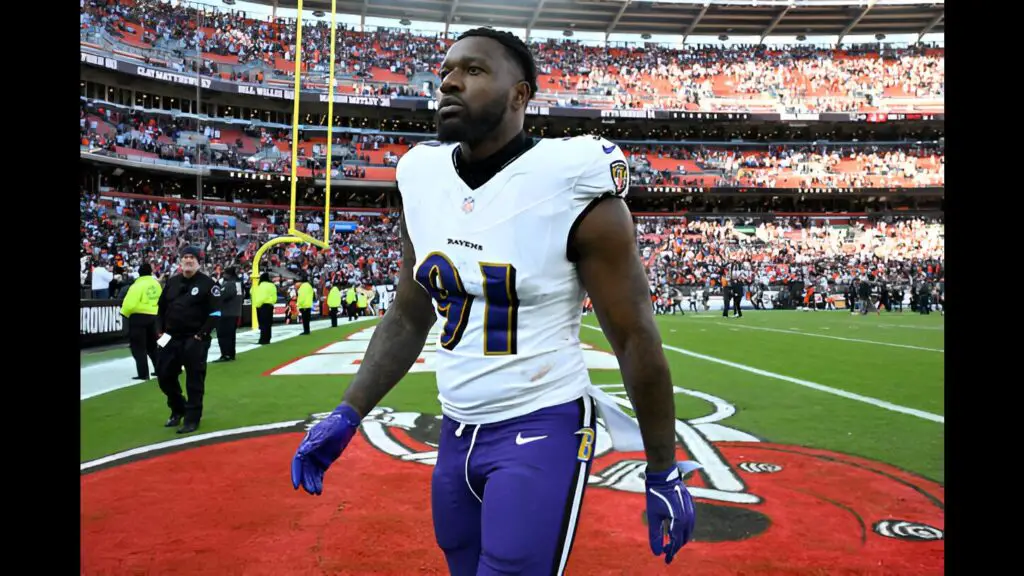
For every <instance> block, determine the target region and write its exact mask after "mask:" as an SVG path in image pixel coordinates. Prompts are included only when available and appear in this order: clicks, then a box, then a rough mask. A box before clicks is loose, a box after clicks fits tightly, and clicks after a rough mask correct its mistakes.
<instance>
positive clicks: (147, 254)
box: [80, 190, 945, 298]
mask: <svg viewBox="0 0 1024 576" xmlns="http://www.w3.org/2000/svg"><path fill="white" fill-rule="evenodd" d="M143 191H145V190H143ZM150 192H154V191H153V190H150ZM80 208H81V239H82V246H81V269H80V277H81V282H82V287H83V294H88V295H91V296H92V297H97V298H106V297H117V295H118V294H119V293H120V291H121V288H123V287H126V286H127V285H128V284H130V280H131V278H132V276H133V274H134V273H135V271H136V270H137V268H138V265H139V264H141V261H142V259H145V260H146V261H148V262H150V263H151V264H152V265H153V268H154V273H155V275H156V276H157V277H158V278H159V277H166V276H167V275H169V274H173V273H175V272H176V269H177V265H178V259H177V255H178V253H179V251H180V250H181V248H182V247H184V246H185V245H186V244H189V245H196V246H201V247H202V248H203V251H204V256H205V266H206V269H207V270H209V271H210V272H211V273H213V275H214V276H219V275H220V273H221V272H222V270H223V269H224V268H225V267H226V266H231V265H234V266H238V267H239V270H240V272H241V276H242V281H243V282H244V283H246V284H247V285H248V283H249V273H250V271H251V268H252V258H253V255H254V254H255V251H256V249H257V248H258V247H259V246H261V245H262V244H263V243H264V242H266V241H267V240H268V239H269V238H270V237H271V236H272V235H281V234H284V233H286V232H287V226H288V218H287V212H286V211H284V210H278V209H272V208H256V207H251V206H246V207H238V208H234V207H231V208H226V207H220V206H219V207H211V206H207V207H206V208H205V209H204V216H205V218H203V220H202V221H200V218H199V211H198V207H197V206H196V205H195V204H189V203H184V202H179V201H175V200H173V199H167V200H162V199H160V198H158V197H153V196H150V197H148V199H142V198H137V197H119V196H109V195H104V194H103V193H100V194H93V193H88V192H84V191H83V192H82V193H81V197H80ZM334 218H336V219H339V220H342V221H344V222H349V223H351V224H352V225H353V226H352V228H353V229H352V230H351V231H335V232H334V233H333V234H332V240H331V248H330V249H329V250H321V249H319V248H317V247H315V246H310V245H302V246H297V245H285V246H281V247H276V248H274V249H272V250H270V251H269V252H268V253H267V255H265V256H264V260H263V264H262V266H264V267H269V269H270V270H272V271H273V273H274V278H275V280H276V281H278V282H283V283H284V285H286V286H287V285H290V283H291V282H292V281H293V280H294V279H295V278H297V277H298V275H299V274H301V273H306V274H308V275H309V277H310V278H311V280H312V282H313V284H314V286H321V287H322V286H323V285H324V283H326V282H331V283H332V284H339V283H340V284H342V285H352V284H359V285H386V284H393V283H395V282H396V281H397V277H398V268H399V261H400V256H401V255H400V252H399V246H400V242H399V230H398V225H397V218H396V215H395V214H374V213H362V214H355V213H347V214H346V213H340V214H338V215H336V216H334ZM322 226H323V221H322V217H321V215H320V214H319V213H317V212H315V211H311V212H300V213H299V214H298V215H297V228H299V229H300V230H304V231H305V232H307V233H308V234H310V235H313V236H315V237H319V236H320V235H322V230H323V228H322ZM738 228H742V231H741V230H739V229H738ZM636 230H637V246H638V249H639V251H640V254H641V256H642V258H643V261H644V263H645V265H646V266H647V270H648V275H649V280H650V282H651V285H652V287H672V288H676V289H679V290H684V291H685V290H692V289H694V288H701V289H706V290H708V291H710V292H716V291H717V290H720V286H721V283H722V278H723V277H727V278H737V279H739V280H740V281H742V282H744V283H746V284H757V285H760V284H763V285H765V286H776V287H778V286H781V285H789V284H793V283H799V284H801V285H804V284H809V283H810V284H815V285H817V284H818V283H821V284H822V290H833V291H834V290H838V289H841V287H843V286H846V285H848V284H849V283H850V282H851V281H852V280H853V279H855V278H861V277H871V278H873V279H878V280H880V281H885V282H889V283H891V284H894V285H902V284H906V285H910V284H911V283H914V282H918V281H927V282H932V281H936V280H938V279H941V278H942V277H943V275H944V245H945V244H944V227H943V225H942V223H941V222H937V221H925V220H923V219H920V218H906V219H892V218H890V219H876V220H871V221H864V220H853V221H851V222H850V223H849V224H848V225H846V224H844V225H841V226H828V225H824V226H823V225H821V224H820V223H819V222H816V221H814V220H812V219H810V218H778V219H775V220H773V221H771V222H767V223H766V222H760V223H757V224H756V225H754V223H753V221H749V222H734V221H732V220H730V219H722V218H707V219H703V218H702V219H686V218H683V217H663V216H638V217H636Z"/></svg>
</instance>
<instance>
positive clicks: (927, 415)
mask: <svg viewBox="0 0 1024 576" xmlns="http://www.w3.org/2000/svg"><path fill="white" fill-rule="evenodd" d="M583 326H585V327H587V328H590V329H591V330H597V331H599V332H600V331H601V329H600V328H598V327H596V326H591V325H589V324H583ZM661 347H662V348H664V349H665V350H671V351H672V352H676V353H679V354H683V355H685V356H691V357H693V358H698V359H700V360H706V361H708V362H714V363H715V364H721V365H723V366H728V367H730V368H736V369H737V370H743V371H744V372H750V373H751V374H757V375H758V376H764V377H766V378H774V379H776V380H782V381H783V382H789V383H791V384H796V385H798V386H803V387H805V388H811V389H812V390H818V391H819V392H825V393H827V394H832V395H834V396H840V397H842V398H847V399H849V400H855V401H857V402H863V403H865V404H870V405H872V406H877V407H879V408H883V409H885V410H889V411H891V412H899V413H901V414H908V415H910V416H916V417H918V418H922V419H924V420H930V421H932V422H938V423H940V424H945V423H946V419H945V417H943V416H941V415H939V414H932V413H931V412H925V411H923V410H918V409H916V408H907V407H906V406H900V405H899V404H893V403H892V402H886V401H885V400H879V399H878V398H872V397H870V396H863V395H861V394H855V393H853V392H847V391H846V390H840V389H839V388H833V387H831V386H825V385H824V384H818V383H816V382H810V381H808V380H801V379H800V378H793V377H791V376H783V375H782V374H776V373H774V372H769V371H767V370H761V369H760V368H754V367H753V366H747V365H745V364H739V363H737V362H730V361H728V360H723V359H721V358H715V357H714V356H708V355H706V354H700V353H698V352H693V351H691V350H686V349H685V348H677V347H675V346H669V345H668V344H662V345H661Z"/></svg>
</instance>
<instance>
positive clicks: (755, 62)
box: [81, 0, 945, 113]
mask: <svg viewBox="0 0 1024 576" xmlns="http://www.w3.org/2000/svg"><path fill="white" fill-rule="evenodd" d="M343 4H344V3H343ZM545 5H546V4H545ZM456 8H457V7H456ZM882 8H883V7H882V6H878V5H875V6H874V9H876V10H881V9H882ZM341 9H343V8H342V7H339V10H341ZM714 10H725V9H724V8H720V7H716V8H714ZM801 10H802V8H800V9H798V8H797V7H794V8H790V9H783V11H782V12H778V14H782V16H781V17H780V18H779V19H778V21H777V22H775V25H774V28H771V29H780V27H782V26H784V25H783V22H784V21H785V19H786V18H796V17H797V15H798V13H799V12H801ZM704 11H705V12H712V9H711V8H710V7H705V8H704ZM452 13H454V11H453V12H452ZM870 13H871V9H868V10H867V11H865V13H864V14H863V17H862V18H860V19H859V20H858V21H857V22H851V25H852V27H851V25H848V26H847V28H849V29H848V30H847V29H844V30H845V32H843V33H842V34H840V36H843V35H845V34H846V33H848V32H850V31H852V30H853V29H854V28H857V27H858V26H862V24H861V22H864V21H865V20H868V14H870ZM922 13H924V12H922ZM622 14H628V10H627V9H626V8H624V9H623V12H622ZM929 14H930V12H929ZM620 16H621V15H620ZM705 16H706V14H705V15H702V16H701V17H699V18H697V20H696V22H697V24H696V25H697V26H698V27H699V26H700V21H701V20H702V19H703V18H704V17H705ZM733 16H735V17H737V18H739V16H738V15H735V14H734V15H733ZM814 17H815V18H817V17H818V16H814ZM821 17H822V18H824V16H821ZM938 17H941V11H940V12H939V14H938ZM938 17H932V19H931V20H930V21H929V23H928V24H927V25H925V26H922V28H921V31H925V30H926V29H929V28H928V26H929V25H931V26H932V28H930V29H936V28H937V26H936V25H935V23H936V22H938V20H937V19H936V18H938ZM538 18H539V17H538ZM618 20H620V21H621V20H622V18H619V19H618ZM912 21H913V20H911V22H912ZM709 22H717V20H715V19H714V18H712V19H710V20H709ZM709 25H710V24H709ZM878 25H880V24H878ZM906 25H907V24H901V25H900V26H901V28H900V30H903V29H904V27H905V26H906ZM737 26H740V25H739V24H737ZM743 26H747V25H743ZM785 26H789V24H786V25H785ZM864 26H867V24H864ZM871 26H876V25H875V24H871ZM613 28H614V26H613ZM781 29H785V28H781ZM808 29H809V28H808ZM825 29H826V30H827V29H828V27H827V26H826V27H825ZM766 30H768V28H766ZM858 30H859V29H858ZM81 40H82V49H83V62H85V61H87V60H88V59H87V56H86V54H88V53H90V52H91V53H94V54H109V55H111V56H114V57H115V58H119V59H125V60H128V61H135V62H144V63H146V64H149V65H151V66H156V67H164V68H166V69H168V70H173V71H177V72H180V73H197V74H200V75H205V76H206V77H208V78H214V79H217V80H218V81H220V82H223V83H242V84H250V85H256V86H266V87H278V88H280V89H282V90H285V89H290V88H291V87H292V82H293V81H292V79H290V78H289V76H290V75H291V74H292V72H293V70H294V58H295V53H296V49H295V45H294V41H295V29H294V22H293V21H291V22H289V21H285V20H284V19H273V20H270V21H261V20H256V19H251V18H245V17H244V16H243V15H242V14H239V13H233V14H232V13H208V14H203V15H199V14H198V13H196V12H195V11H194V10H191V9H185V8H182V7H181V6H176V5H174V4H171V3H167V4H164V3H161V2H156V1H152V0H139V1H136V0H119V1H116V2H115V1H114V0H108V1H107V2H101V1H99V0H91V1H90V2H88V3H86V4H84V5H83V7H82V10H81ZM337 42H338V58H337V63H336V76H337V79H338V82H339V87H338V91H339V93H342V94H364V95H368V94H378V95H380V94H383V95H388V96H403V95H410V96H420V97H426V96H428V95H429V91H430V90H432V88H431V87H432V86H436V84H437V82H438V78H437V76H436V74H435V73H436V69H437V66H438V64H439V62H440V59H441V58H443V54H444V51H445V48H446V47H447V45H448V44H449V43H450V40H449V39H446V38H445V37H444V35H443V34H437V35H435V36H432V37H426V36H417V35H413V34H411V33H408V32H404V31H396V30H388V29H377V30H375V31H371V32H358V31H355V30H352V29H346V28H345V27H344V26H342V29H339V32H338V39H337ZM328 43H329V29H328V27H327V25H326V24H324V23H323V22H317V23H315V24H311V25H305V26H304V28H303V46H302V49H301V50H300V51H299V52H300V53H301V55H302V59H303V62H302V68H303V70H304V74H305V75H306V79H305V81H304V90H320V89H324V88H325V87H326V84H325V80H324V78H325V76H326V72H327V61H328V55H329V52H330V50H329V45H328ZM534 49H535V53H536V57H537V60H538V65H539V67H540V70H541V72H542V74H541V77H540V78H539V82H538V83H539V85H540V88H541V93H540V94H538V96H537V102H538V104H541V105H550V106H580V107H593V108H620V109H621V108H634V109H674V110H685V111H690V112H696V111H711V112H734V111H743V112H780V113H816V112H863V113H873V112H897V111H903V112H921V113H936V112H942V111H943V110H944V103H943V98H944V92H945V88H944V84H945V64H944V62H945V59H944V51H943V50H942V49H939V48H925V47H922V46H914V47H908V48H882V49H881V51H879V47H878V46H877V45H875V46H859V47H858V46H854V47H847V48H846V49H843V50H833V49H820V48H814V47H810V46H789V47H783V48H778V47H776V48H773V49H767V48H765V47H763V46H761V47H758V46H733V47H728V48H726V47H713V46H707V45H697V46H686V47H683V48H671V47H667V46H656V45H647V46H645V47H643V48H637V47H611V48H604V47H601V48H598V47H592V46H586V45H584V44H581V43H578V42H574V41H572V40H564V41H559V42H553V41H546V42H543V43H539V44H536V45H535V47H534ZM200 51H201V55H202V56H201V58H199V57H198V55H199V54H200ZM88 61H89V62H92V61H91V60H88ZM218 85H219V84H218ZM211 87H213V85H212V84H211ZM237 91H238V92H244V91H243V90H237ZM254 93H255V92H254ZM281 96H282V97H287V94H286V93H284V92H282V93H281Z"/></svg>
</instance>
